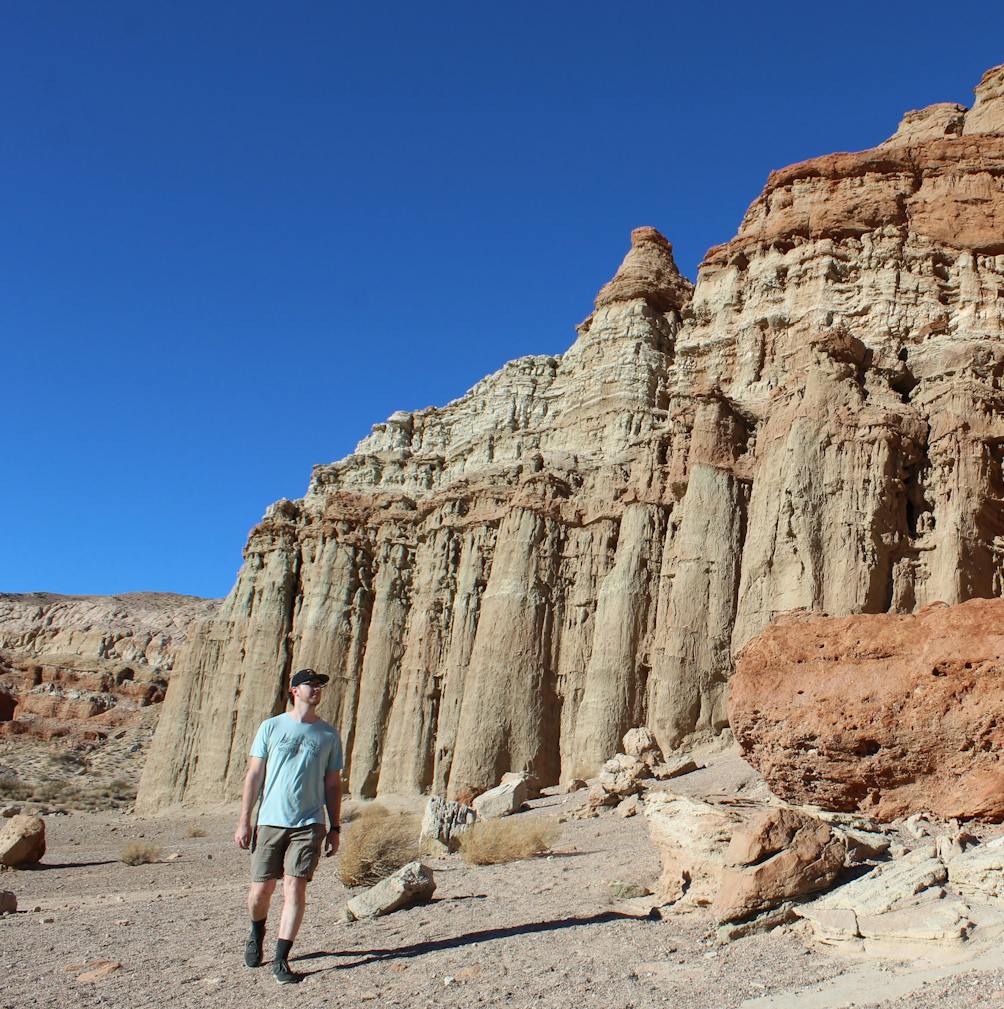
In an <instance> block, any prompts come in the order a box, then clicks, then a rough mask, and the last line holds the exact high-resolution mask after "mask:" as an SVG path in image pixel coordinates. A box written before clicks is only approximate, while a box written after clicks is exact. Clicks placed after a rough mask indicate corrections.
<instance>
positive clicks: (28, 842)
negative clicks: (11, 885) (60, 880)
mask: <svg viewBox="0 0 1004 1009" xmlns="http://www.w3.org/2000/svg"><path fill="white" fill-rule="evenodd" d="M44 854H45V821H44V820H43V819H42V818H41V817H38V816H27V815H25V814H18V815H17V816H12V817H10V818H8V819H5V820H4V822H3V826H0V865H8V866H13V867H17V866H19V865H34V864H35V863H36V862H41V861H42V856H43V855H44Z"/></svg>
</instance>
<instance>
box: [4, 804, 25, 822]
mask: <svg viewBox="0 0 1004 1009" xmlns="http://www.w3.org/2000/svg"><path fill="white" fill-rule="evenodd" d="M20 814H21V807H20V806H4V807H3V809H0V818H4V819H8V820H9V819H10V818H11V817H12V816H19V815H20Z"/></svg>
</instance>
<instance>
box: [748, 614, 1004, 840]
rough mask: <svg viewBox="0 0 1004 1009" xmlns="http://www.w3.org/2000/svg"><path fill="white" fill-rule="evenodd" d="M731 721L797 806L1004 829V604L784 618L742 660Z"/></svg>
mask: <svg viewBox="0 0 1004 1009" xmlns="http://www.w3.org/2000/svg"><path fill="white" fill-rule="evenodd" d="M729 719H730V722H731V725H732V728H733V731H734V732H735V736H736V739H737V740H738V742H739V744H740V745H741V747H742V749H743V756H744V757H745V758H746V760H748V761H749V763H751V764H752V765H753V766H754V767H755V768H756V769H757V770H758V771H760V773H761V774H763V776H764V778H766V780H767V783H768V785H769V786H770V788H771V790H772V791H773V792H774V793H775V794H776V795H779V796H780V797H781V798H783V799H785V800H787V801H789V802H792V803H796V804H812V805H817V806H821V807H823V808H824V809H832V810H854V809H859V810H862V811H865V812H867V813H869V814H870V815H872V816H874V817H875V818H877V819H880V820H890V819H893V818H895V817H899V816H903V815H906V814H909V813H913V812H916V811H920V810H925V811H928V812H931V813H934V814H936V815H937V816H940V817H943V818H945V819H948V818H951V817H958V818H971V817H977V818H980V819H985V820H993V821H1000V820H1002V819H1004V762H1001V760H1000V754H1001V752H1002V750H1004V600H1000V599H974V600H971V601H969V602H966V603H962V604H961V605H959V606H951V607H949V606H944V605H934V606H929V607H927V608H926V609H924V610H921V611H920V612H919V613H917V614H914V615H902V614H884V615H870V616H854V617H840V618H817V619H809V618H807V617H805V616H797V615H796V616H792V617H788V618H782V619H781V620H779V621H777V622H776V623H774V624H773V625H772V626H770V627H769V628H768V629H767V630H766V631H765V632H764V633H763V634H761V635H760V636H759V637H757V638H755V639H754V640H753V641H751V642H750V643H749V644H748V645H747V646H746V647H745V648H744V649H743V651H742V653H741V654H740V656H739V659H738V663H737V671H736V675H735V677H734V678H733V680H732V695H731V701H730V704H729Z"/></svg>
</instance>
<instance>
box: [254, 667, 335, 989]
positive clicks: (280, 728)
mask: <svg viewBox="0 0 1004 1009" xmlns="http://www.w3.org/2000/svg"><path fill="white" fill-rule="evenodd" d="M327 682H328V677H327V676H322V675H321V674H320V673H315V672H314V670H313V669H301V670H300V671H299V672H297V673H294V674H293V677H292V678H291V679H290V681H289V693H290V697H291V699H292V702H293V707H292V709H291V710H289V711H287V712H286V713H285V714H284V715H276V716H275V718H269V719H266V721H264V722H262V723H261V725H260V726H259V727H258V732H257V733H256V734H255V737H254V742H253V743H252V744H251V753H250V758H249V760H248V772H247V776H246V777H245V779H244V796H243V800H242V802H241V815H240V819H239V820H238V821H237V829H236V830H235V831H234V841H235V842H236V843H237V846H238V847H239V848H250V849H251V851H252V856H251V880H252V882H251V889H250V891H249V892H248V910H249V911H250V912H251V934H250V935H249V936H248V939H247V942H246V943H245V945H244V962H245V963H246V964H247V965H248V967H257V966H259V965H260V964H261V962H262V945H263V943H264V941H265V920H266V918H267V917H268V905H269V901H270V900H271V898H272V893H273V892H274V890H275V884H276V881H277V880H278V879H280V878H281V879H282V915H281V917H280V918H279V932H278V938H277V940H276V944H275V959H274V961H273V964H272V974H273V975H274V977H275V979H276V981H277V982H278V983H279V984H291V983H292V982H295V981H299V980H300V976H299V975H298V974H294V973H293V972H292V971H291V970H290V969H289V951H290V948H291V947H292V945H293V940H294V939H295V938H296V933H297V931H298V930H299V928H300V922H301V921H302V920H303V910H304V907H305V906H306V894H307V883H308V882H310V880H311V879H312V878H313V875H314V870H315V869H316V868H317V862H318V859H319V858H320V854H321V849H322V847H323V849H324V854H325V855H333V854H334V853H335V852H336V851H337V850H338V831H339V815H340V808H341V801H342V786H341V768H342V743H341V740H340V739H339V737H338V730H337V729H335V728H334V726H332V725H329V724H328V723H327V722H325V721H324V720H323V719H320V718H318V717H317V710H316V709H317V705H318V703H319V702H320V700H321V687H323V686H324V684H325V683H327ZM263 781H264V786H265V787H264V789H262V782H263ZM259 791H261V806H260V807H259V809H258V820H257V826H256V828H255V829H254V831H253V832H252V828H251V809H252V807H253V806H254V803H255V799H256V798H257V797H258V793H259ZM325 808H326V809H327V812H328V824H329V826H330V829H329V830H328V831H327V832H325V829H324V811H325Z"/></svg>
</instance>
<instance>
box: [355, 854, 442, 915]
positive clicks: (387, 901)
mask: <svg viewBox="0 0 1004 1009" xmlns="http://www.w3.org/2000/svg"><path fill="white" fill-rule="evenodd" d="M435 892H436V879H435V877H434V876H433V874H432V870H431V869H430V868H429V867H428V866H427V865H423V864H422V863H421V862H409V863H408V864H407V865H405V866H403V867H402V868H400V869H398V870H397V872H395V873H394V875H393V876H388V877H387V878H386V879H382V880H380V882H379V883H377V884H376V886H371V887H370V888H369V889H368V890H366V891H365V892H363V893H360V894H357V895H356V896H355V897H353V898H352V899H351V900H350V901H349V902H348V903H347V904H346V905H345V914H346V917H347V918H348V919H349V921H356V920H358V919H361V918H377V917H379V916H380V915H383V914H390V913H391V912H392V911H398V910H400V909H401V908H403V907H410V906H411V905H412V904H418V903H421V902H422V901H426V900H428V899H429V898H430V897H431V896H432V895H433V893H435Z"/></svg>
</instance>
